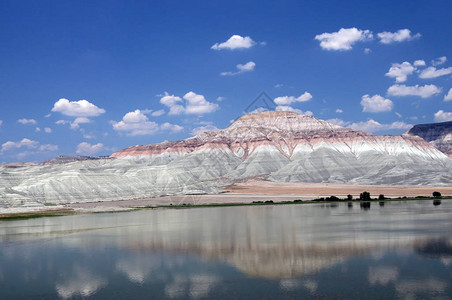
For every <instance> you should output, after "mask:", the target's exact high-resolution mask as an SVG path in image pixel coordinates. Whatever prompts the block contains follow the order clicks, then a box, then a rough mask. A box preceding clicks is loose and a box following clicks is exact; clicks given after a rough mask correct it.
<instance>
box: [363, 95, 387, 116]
mask: <svg viewBox="0 0 452 300" xmlns="http://www.w3.org/2000/svg"><path fill="white" fill-rule="evenodd" d="M361 105H362V107H363V112H384V111H391V110H392V108H393V106H394V104H393V103H392V101H391V100H389V99H385V98H383V97H382V96H380V95H373V96H372V97H369V95H364V96H362V97H361Z"/></svg>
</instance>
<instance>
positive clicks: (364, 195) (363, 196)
mask: <svg viewBox="0 0 452 300" xmlns="http://www.w3.org/2000/svg"><path fill="white" fill-rule="evenodd" d="M359 200H364V201H368V200H370V193H369V192H362V193H361V194H359Z"/></svg>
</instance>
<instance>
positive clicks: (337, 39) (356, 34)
mask: <svg viewBox="0 0 452 300" xmlns="http://www.w3.org/2000/svg"><path fill="white" fill-rule="evenodd" d="M372 38H373V35H372V32H370V31H369V30H360V29H357V28H355V27H353V28H341V29H340V30H339V31H337V32H332V33H326V32H325V33H322V34H319V35H316V36H315V39H316V40H318V41H320V47H322V49H325V50H350V49H352V45H353V44H354V43H356V42H358V41H367V40H371V39H372Z"/></svg>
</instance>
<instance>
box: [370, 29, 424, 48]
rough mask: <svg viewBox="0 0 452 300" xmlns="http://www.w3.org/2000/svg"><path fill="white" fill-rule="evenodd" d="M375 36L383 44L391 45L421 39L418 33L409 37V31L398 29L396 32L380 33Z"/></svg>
mask: <svg viewBox="0 0 452 300" xmlns="http://www.w3.org/2000/svg"><path fill="white" fill-rule="evenodd" d="M377 35H378V37H379V38H380V42H381V43H383V44H392V43H395V42H403V41H410V40H413V39H416V38H420V37H421V34H420V33H416V34H415V35H411V31H410V30H409V29H400V30H398V31H396V32H387V31H385V32H380V33H378V34H377Z"/></svg>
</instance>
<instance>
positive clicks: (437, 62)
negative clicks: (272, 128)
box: [432, 56, 447, 66]
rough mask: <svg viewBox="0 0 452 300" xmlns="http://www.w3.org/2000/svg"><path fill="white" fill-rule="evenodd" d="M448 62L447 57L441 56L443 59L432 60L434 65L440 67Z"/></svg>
mask: <svg viewBox="0 0 452 300" xmlns="http://www.w3.org/2000/svg"><path fill="white" fill-rule="evenodd" d="M446 61H447V57H446V56H441V57H438V58H437V59H434V60H432V65H433V66H439V65H442V64H444V63H445V62H446Z"/></svg>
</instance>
